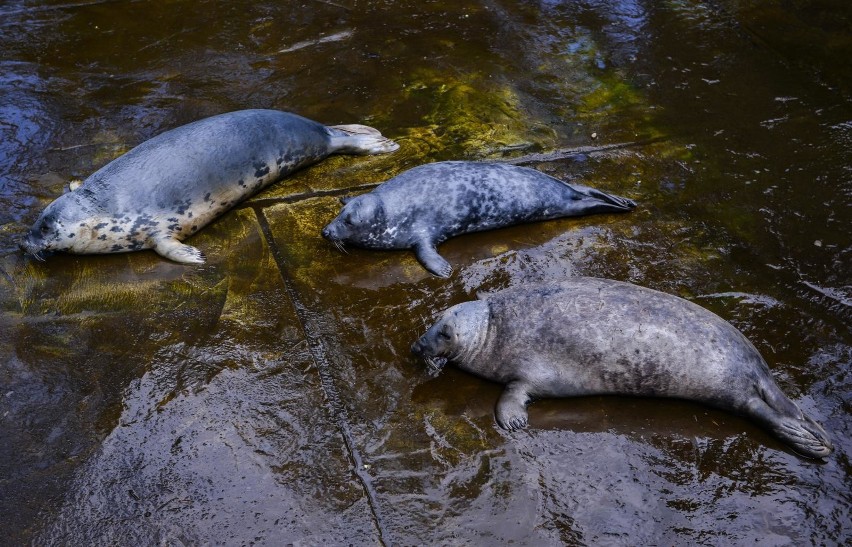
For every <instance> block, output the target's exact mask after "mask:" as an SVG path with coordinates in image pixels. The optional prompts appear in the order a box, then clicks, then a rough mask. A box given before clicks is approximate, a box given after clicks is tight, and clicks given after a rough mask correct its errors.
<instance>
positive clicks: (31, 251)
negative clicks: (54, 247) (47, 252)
mask: <svg viewBox="0 0 852 547" xmlns="http://www.w3.org/2000/svg"><path fill="white" fill-rule="evenodd" d="M18 248H19V249H21V250H22V251H23V252H24V253H26V254H28V255H30V256H31V257H33V258H35V259H36V260H42V261H43V260H44V257H43V256H42V254H41V253H42V251H43V250H44V247H43V246H42V245H39V244H38V243H36V242H35V240H34V238H33V234H32V233H29V234H27V235H26V236H24V237H23V238H21V240H20V241H19V242H18Z"/></svg>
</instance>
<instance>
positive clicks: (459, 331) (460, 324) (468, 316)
mask: <svg viewBox="0 0 852 547" xmlns="http://www.w3.org/2000/svg"><path fill="white" fill-rule="evenodd" d="M487 332H488V303H487V302H484V301H482V300H477V301H474V302H464V303H461V304H457V305H455V306H453V307H452V308H449V309H448V310H446V311H445V312H444V313H442V314H441V317H440V319H438V321H437V322H435V324H434V325H432V326H431V327H430V328H429V330H427V331H426V333H425V334H424V335H423V336H421V337H420V338H419V339H418V340H417V341H416V342H414V344H412V345H411V351H412V352H413V353H414V354H415V355H418V356H420V357H421V358H422V359H423V360H424V361H426V363H428V365H429V371H430V373H432V374H433V375H435V374H438V373H439V372H440V371H441V369H442V368H443V367H444V365H446V363H447V361H453V362H455V363H464V362H468V361H473V360H474V359H475V358H476V356H477V354H478V353H479V352H480V351H481V350H482V347H483V344H484V342H485V335H486V333H487Z"/></svg>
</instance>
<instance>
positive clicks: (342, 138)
mask: <svg viewBox="0 0 852 547" xmlns="http://www.w3.org/2000/svg"><path fill="white" fill-rule="evenodd" d="M328 132H329V134H330V137H331V138H330V148H331V150H332V152H335V153H344V154H364V155H366V154H388V153H390V152H394V151H395V150H398V149H399V145H398V144H397V143H395V142H394V141H392V140H390V139H389V138H387V137H385V136H383V135H382V134H381V132H379V130H378V129H375V128H372V127H369V126H366V125H359V124H349V125H332V126H329V127H328Z"/></svg>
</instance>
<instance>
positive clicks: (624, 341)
mask: <svg viewBox="0 0 852 547" xmlns="http://www.w3.org/2000/svg"><path fill="white" fill-rule="evenodd" d="M412 351H414V353H416V354H418V355H420V356H422V357H423V358H424V359H425V360H426V361H427V362H429V363H430V365H431V366H432V367H433V368H434V369H436V370H437V369H440V367H441V366H443V364H444V363H445V362H446V361H447V360H449V361H452V362H454V363H455V364H456V365H457V366H458V367H459V368H461V369H463V370H466V371H468V372H471V373H473V374H476V375H479V376H481V377H483V378H487V379H489V380H493V381H495V382H500V383H503V384H505V385H506V389H505V391H504V392H503V394H502V396H501V397H500V400H499V402H498V403H497V409H496V417H497V421H498V423H499V424H500V425H501V426H502V427H504V428H506V429H510V430H513V429H517V428H522V427H525V426H526V425H527V412H526V405H527V404H528V403H529V402H530V401H531V400H533V399H536V398H545V397H575V396H581V395H599V394H617V395H643V396H651V397H677V398H681V399H690V400H693V401H699V402H702V403H705V404H708V405H712V406H715V407H718V408H722V409H725V410H729V411H732V412H735V413H738V414H742V415H745V416H748V417H750V418H751V419H753V420H755V421H756V422H757V423H759V424H761V425H762V426H763V427H765V428H766V429H768V430H769V431H771V432H772V433H774V434H775V435H776V436H777V437H778V438H780V439H781V440H782V441H784V442H785V443H787V444H788V445H790V446H791V447H792V448H793V449H794V450H795V451H796V452H798V453H800V454H803V455H806V456H809V457H814V458H822V457H825V456H827V455H828V454H829V453H830V452H831V450H832V445H831V442H830V441H829V440H828V438H827V436H826V434H825V432H824V431H823V429H822V428H821V427H820V426H819V425H818V424H817V423H816V422H814V421H813V420H811V419H810V418H808V417H807V416H805V415H804V414H803V413H802V411H801V410H800V409H799V408H798V406H796V404H795V403H793V402H792V401H791V400H790V399H788V398H787V396H785V395H784V393H782V392H781V390H780V388H779V387H778V386H777V385H776V383H775V381H774V380H773V379H772V375H771V374H770V372H769V367H768V366H767V364H766V362H765V361H764V360H763V358H762V357H761V356H760V353H759V352H758V351H757V349H756V348H755V347H754V346H753V345H752V344H751V342H749V341H748V340H747V339H746V337H745V336H743V334H742V333H741V332H740V331H738V330H737V329H736V328H734V326H733V325H731V324H730V323H728V322H727V321H725V320H723V319H722V318H720V317H719V316H717V315H715V314H713V313H712V312H710V311H708V310H706V309H704V308H702V307H700V306H698V305H696V304H693V303H692V302H689V301H687V300H684V299H682V298H678V297H676V296H672V295H669V294H665V293H661V292H658V291H655V290H651V289H647V288H643V287H639V286H636V285H632V284H629V283H622V282H619V281H612V280H606V279H594V278H583V277H578V278H572V279H570V280H567V281H563V282H559V283H546V284H534V285H530V286H526V287H523V288H518V289H508V290H505V291H502V292H498V293H494V294H491V295H487V296H485V297H484V298H483V299H482V300H478V301H474V302H465V303H462V304H459V305H457V306H454V307H452V308H449V309H448V310H446V311H445V312H444V313H443V315H442V316H441V317H440V319H439V320H438V321H437V322H436V323H435V324H434V325H433V326H432V327H431V328H430V329H429V330H428V331H427V332H426V333H425V334H424V335H423V336H422V337H421V338H420V339H419V340H418V341H416V342H415V343H414V345H413V346H412Z"/></svg>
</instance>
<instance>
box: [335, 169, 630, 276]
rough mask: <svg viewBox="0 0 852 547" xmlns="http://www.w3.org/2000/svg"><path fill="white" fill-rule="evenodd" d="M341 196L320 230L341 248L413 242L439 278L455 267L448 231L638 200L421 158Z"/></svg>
mask: <svg viewBox="0 0 852 547" xmlns="http://www.w3.org/2000/svg"><path fill="white" fill-rule="evenodd" d="M343 203H344V207H343V210H342V211H341V212H340V214H339V215H338V216H337V218H335V219H334V220H333V221H332V222H331V223H330V224H329V225H328V226H326V227H325V228H324V229H323V230H322V235H323V237H325V238H326V239H328V240H329V241H331V242H332V243H334V244H335V245H336V246H337V247H338V248H341V249H343V247H344V246H345V245H347V244H351V245H355V246H358V247H364V248H367V249H414V252H415V254H416V255H417V259H418V260H419V261H420V263H421V264H423V266H424V267H425V268H426V269H427V270H429V271H430V272H432V273H433V274H435V275H437V276H440V277H449V275H450V274H451V273H452V271H453V268H452V266H450V265H449V263H447V261H446V260H444V259H443V258H442V257H441V255H439V254H438V250H437V248H436V247H437V246H438V245H439V244H440V243H442V242H444V241H446V240H447V239H449V238H451V237H453V236H456V235H459V234H465V233H470V232H479V231H483V230H491V229H493V228H500V227H504V226H511V225H513V224H520V223H523V222H533V221H537V220H548V219H553V218H559V217H570V216H581V215H590V214H593V213H619V212H625V211H629V210H631V209H633V208H634V207H635V206H636V204H635V203H634V202H633V201H631V200H629V199H625V198H621V197H618V196H613V195H610V194H606V193H604V192H601V191H599V190H595V189H594V188H588V187H586V186H581V185H579V184H568V183H567V182H563V181H561V180H559V179H556V178H553V177H551V176H548V175H545V174H544V173H541V172H539V171H536V170H535V169H529V168H527V167H517V166H514V165H507V164H501V163H485V162H471V161H447V162H438V163H430V164H426V165H421V166H418V167H415V168H413V169H410V170H408V171H405V172H404V173H402V174H400V175H398V176H396V177H394V178H392V179H390V180H388V181H386V182H384V183H382V184H380V185H379V186H378V187H377V188H375V189H374V190H373V191H372V192H370V193H368V194H363V195H361V196H358V197H355V198H348V199H346V200H344V202H343Z"/></svg>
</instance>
